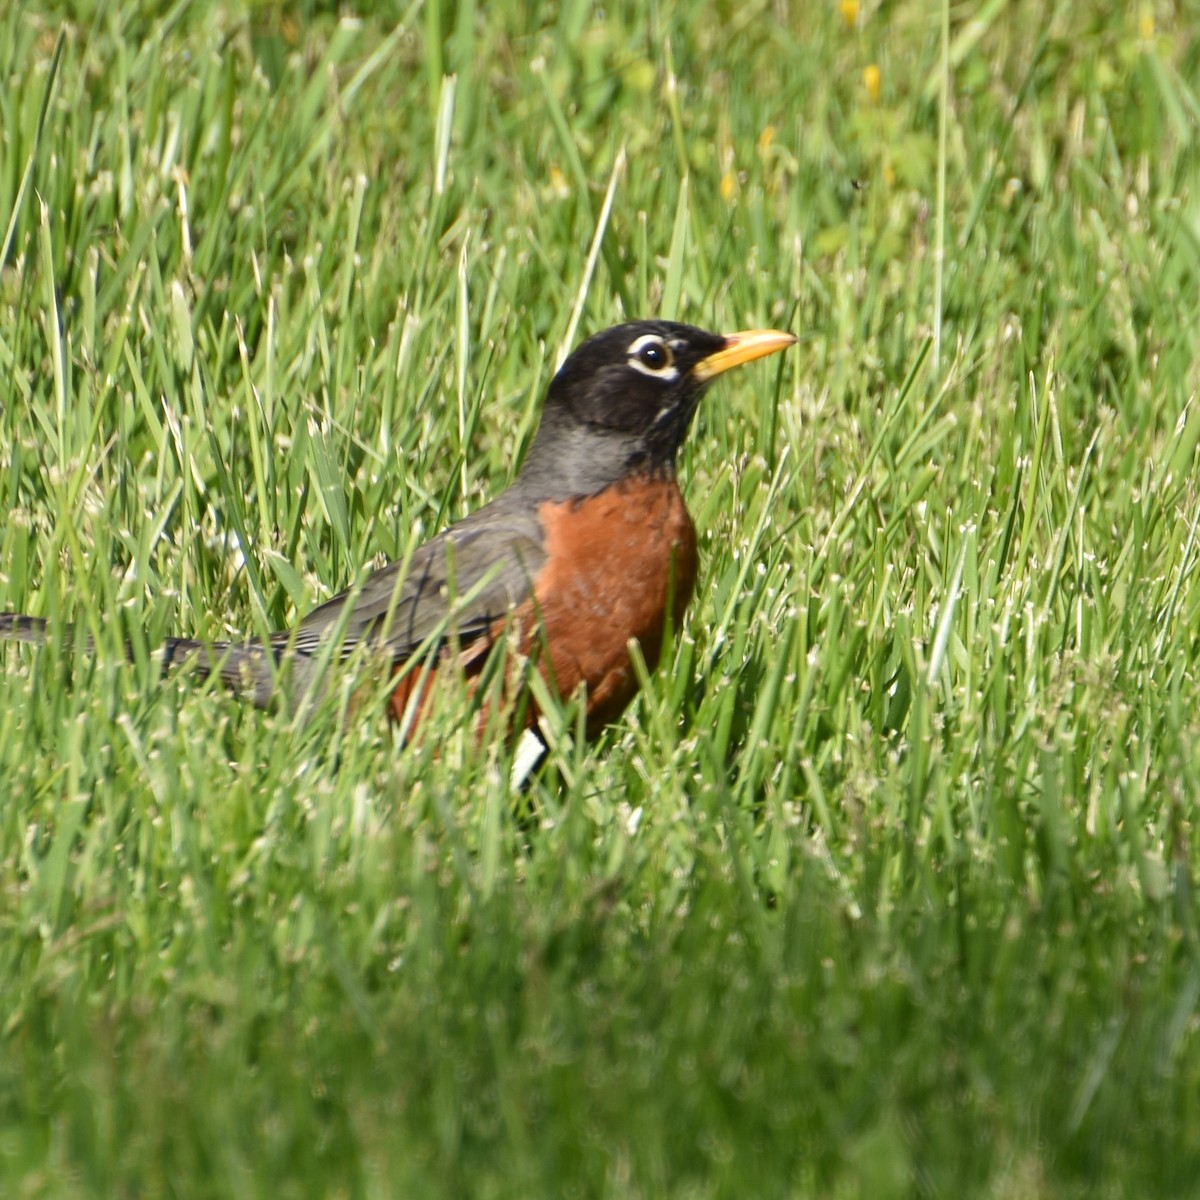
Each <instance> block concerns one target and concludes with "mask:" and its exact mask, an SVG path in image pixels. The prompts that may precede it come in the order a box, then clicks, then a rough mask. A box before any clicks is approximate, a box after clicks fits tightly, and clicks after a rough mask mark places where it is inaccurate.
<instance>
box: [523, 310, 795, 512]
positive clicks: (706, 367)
mask: <svg viewBox="0 0 1200 1200" xmlns="http://www.w3.org/2000/svg"><path fill="white" fill-rule="evenodd" d="M795 341H796V338H795V337H794V335H792V334H790V333H782V332H779V331H778V330H773V329H755V330H747V331H745V332H742V333H734V334H729V335H723V334H719V333H709V332H707V331H706V330H703V329H697V328H696V327H695V326H693V325H680V324H677V323H675V322H673V321H631V322H629V323H627V324H625V325H616V326H614V327H613V328H612V329H606V330H604V332H603V333H598V334H596V335H595V336H594V337H590V338H588V340H587V341H586V342H584V343H583V344H582V345H581V346H579V347H578V348H577V349H576V350H575V351H574V352H573V353H572V354H571V355H570V357H569V358H568V359H567V360H566V362H564V363H563V365H562V368H561V369H560V370H559V372H558V374H557V375H555V377H554V379H553V381H552V382H551V384H550V391H549V393H548V395H547V397H546V406H545V410H544V412H543V414H542V424H541V428H540V429H539V431H538V436H537V439H536V441H535V443H534V447H533V450H532V451H531V453H530V457H529V460H528V461H527V463H526V469H525V472H523V474H524V473H526V472H529V471H533V472H535V473H536V474H537V475H538V476H543V477H545V482H547V483H549V482H552V477H553V476H554V475H561V476H562V478H563V481H564V484H566V481H567V480H568V479H572V480H579V479H581V478H582V479H585V480H587V481H588V486H586V487H583V486H581V485H580V484H579V483H578V482H576V483H572V484H570V485H569V490H574V491H597V490H600V489H601V488H602V487H605V486H607V485H608V484H609V483H615V482H616V481H617V479H619V478H621V477H622V476H624V475H625V474H627V473H628V472H630V471H632V470H636V469H638V468H639V467H645V468H647V469H654V468H666V469H670V468H671V467H672V466H673V465H674V462H675V454H676V451H677V450H678V449H679V446H680V443H682V441H683V439H684V436H685V435H686V434H687V431H688V426H689V425H690V424H691V420H692V415H693V414H694V413H695V411H696V405H697V403H698V401H699V399H700V396H701V393H702V392H703V391H704V389H705V388H706V387H707V386H708V384H709V383H710V382H712V380H713V379H715V378H716V377H717V376H718V375H720V374H722V373H723V372H725V371H728V370H729V369H730V368H731V367H736V366H739V365H740V364H742V363H747V362H751V361H752V360H753V359H756V358H762V357H763V356H764V355H767V354H774V353H775V352H776V351H779V350H783V349H785V348H786V347H788V346H790V345H792V343H793V342H795Z"/></svg>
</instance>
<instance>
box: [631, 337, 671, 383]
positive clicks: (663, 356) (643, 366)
mask: <svg viewBox="0 0 1200 1200" xmlns="http://www.w3.org/2000/svg"><path fill="white" fill-rule="evenodd" d="M629 363H630V365H631V366H634V367H637V369H638V370H639V371H642V372H644V373H645V374H647V375H665V374H668V373H670V372H671V370H672V367H673V364H674V357H673V356H672V354H671V348H670V347H669V346H668V345H667V344H666V343H665V342H664V341H662V340H661V339H660V338H657V337H655V336H654V335H653V334H651V335H648V336H646V337H641V338H638V340H637V341H636V342H634V343H633V345H632V346H630V347H629Z"/></svg>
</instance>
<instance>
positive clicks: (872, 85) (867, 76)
mask: <svg viewBox="0 0 1200 1200" xmlns="http://www.w3.org/2000/svg"><path fill="white" fill-rule="evenodd" d="M879 82H880V79H879V68H878V67H877V66H876V65H875V63H872V64H871V65H870V66H869V67H864V68H863V87H865V88H866V89H867V95H868V96H870V97H871V99H872V100H878V99H879Z"/></svg>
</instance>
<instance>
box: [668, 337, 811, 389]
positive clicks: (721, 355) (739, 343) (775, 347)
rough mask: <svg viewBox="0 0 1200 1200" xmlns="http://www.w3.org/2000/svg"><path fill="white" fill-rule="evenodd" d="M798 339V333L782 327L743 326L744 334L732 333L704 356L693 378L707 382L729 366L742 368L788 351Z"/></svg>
mask: <svg viewBox="0 0 1200 1200" xmlns="http://www.w3.org/2000/svg"><path fill="white" fill-rule="evenodd" d="M795 341H796V335H795V334H793V333H784V332H782V331H781V330H779V329H744V330H742V332H741V333H731V334H730V335H729V336H728V337H727V338H726V339H725V345H724V346H722V347H721V349H720V350H718V351H716V353H715V354H710V355H709V356H708V357H707V358H702V359H701V360H700V361H699V362H698V363H697V364H696V365H695V366H694V367H693V368H692V378H693V379H697V380H699V382H701V383H707V382H708V380H710V379H714V378H715V377H716V376H718V375H720V374H721V373H722V372H724V371H728V370H729V368H730V367H740V366H741V365H742V363H748V362H753V361H754V360H755V359H756V358H764V357H765V356H766V355H768V354H776V353H778V352H779V351H780V350H786V349H787V348H788V347H789V346H791V345H793V344H794V343H795Z"/></svg>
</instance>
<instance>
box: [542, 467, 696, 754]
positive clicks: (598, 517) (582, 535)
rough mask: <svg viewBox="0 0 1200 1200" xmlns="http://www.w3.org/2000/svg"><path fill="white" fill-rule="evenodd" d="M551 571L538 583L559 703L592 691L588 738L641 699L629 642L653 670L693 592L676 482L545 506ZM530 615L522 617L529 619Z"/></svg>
mask: <svg viewBox="0 0 1200 1200" xmlns="http://www.w3.org/2000/svg"><path fill="white" fill-rule="evenodd" d="M539 516H540V518H541V522H542V528H543V529H544V530H545V531H546V551H547V556H548V557H547V562H546V565H545V567H543V569H542V571H541V572H540V574H539V575H538V577H537V579H536V581H535V584H534V600H535V603H536V606H537V610H538V613H540V616H541V632H540V633H539V632H538V631H537V630H536V629H535V631H534V632H533V634H532V637H531V638H530V642H531V645H532V644H534V643H536V640H537V638H538V637H539V636H541V637H544V639H545V645H546V647H547V648H548V650H549V656H550V672H549V674H550V677H551V681H552V683H553V684H554V686H555V687H556V688H557V690H558V694H559V695H560V696H570V695H572V694H573V693H574V691H575V689H576V688H577V687H578V686H579V684H580V683H583V684H585V685H586V686H587V700H588V722H587V727H588V733H589V735H592V734H595V733H598V732H599V731H600V729H602V728H603V727H604V725H606V724H608V723H609V722H610V721H613V720H615V719H616V718H617V717H618V716H620V714H621V713H622V711H624V709H625V706H626V705H627V704H628V703H629V701H630V700H632V699H633V696H634V693H635V692H636V691H637V676H636V675H635V674H634V670H633V663H632V662H631V660H630V657H629V642H630V641H631V640H636V641H637V642H638V643H639V645H640V646H641V650H642V655H643V657H644V658H645V660H646V665H647V666H648V667H649V668H650V669H651V670H653V669H654V668H655V667H656V666H657V665H658V660H659V656H660V654H661V651H662V641H663V633H664V631H665V628H666V623H667V614H668V612H670V614H671V621H672V625H673V627H674V628H675V629H678V628H679V625H680V623H681V621H682V620H683V614H684V610H685V609H686V608H687V605H688V602H689V601H690V600H691V598H692V593H693V591H694V590H695V587H696V573H697V569H698V566H699V560H698V557H697V553H696V529H695V526H694V525H693V524H692V519H691V517H689V516H688V512H687V509H686V508H685V507H684V503H683V497H682V495H680V492H679V485H678V484H677V483H676V482H675V479H674V477H670V476H669V477H661V476H660V477H646V476H642V477H634V478H632V479H626V480H624V481H622V482H621V483H618V484H615V485H614V486H613V487H611V488H608V489H606V490H605V491H603V492H601V493H600V494H599V495H597V496H591V497H589V498H587V499H586V500H577V501H568V502H567V503H565V504H543V505H542V506H541V508H540V509H539ZM522 615H524V614H522Z"/></svg>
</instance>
